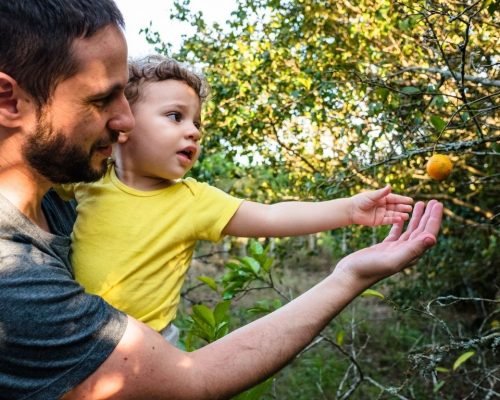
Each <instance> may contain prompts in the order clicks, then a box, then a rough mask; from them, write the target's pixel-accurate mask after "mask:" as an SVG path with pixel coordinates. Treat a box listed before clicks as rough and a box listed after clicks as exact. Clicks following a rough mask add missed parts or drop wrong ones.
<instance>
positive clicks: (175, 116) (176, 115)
mask: <svg viewBox="0 0 500 400" xmlns="http://www.w3.org/2000/svg"><path fill="white" fill-rule="evenodd" d="M167 118H168V119H170V120H172V121H175V122H181V120H182V114H181V113H178V112H171V113H168V114H167Z"/></svg>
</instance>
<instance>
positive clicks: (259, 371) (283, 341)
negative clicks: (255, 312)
mask: <svg viewBox="0 0 500 400" xmlns="http://www.w3.org/2000/svg"><path fill="white" fill-rule="evenodd" d="M368 285H369V284H368V283H367V282H366V283H365V284H363V283H361V282H355V281H349V280H348V279H345V280H344V279H343V278H342V276H341V275H335V274H334V275H331V276H329V277H328V278H327V279H325V280H324V281H322V282H321V283H319V284H318V285H316V286H315V287H313V288H312V289H310V290H309V291H307V292H306V293H304V294H302V295H301V296H300V297H298V298H296V299H295V300H293V301H291V302H290V303H288V304H287V305H285V306H284V307H282V308H280V309H279V310H277V311H276V312H274V313H272V314H269V315H267V316H266V317H264V318H261V319H259V320H257V321H255V322H253V323H252V324H249V325H247V326H244V327H242V328H240V329H238V330H236V331H234V332H232V333H231V334H229V335H227V336H225V337H224V338H222V339H220V340H218V341H217V342H215V343H212V344H210V345H208V346H206V347H204V348H202V349H200V350H197V351H196V352H194V353H191V355H190V356H191V357H192V360H193V371H192V373H193V376H198V377H199V378H202V377H203V379H204V380H205V382H204V383H203V385H204V387H205V388H206V393H205V395H206V397H203V398H208V399H212V398H217V399H219V398H230V397H231V396H233V395H234V394H236V393H239V392H241V391H242V390H244V389H245V388H249V387H251V386H253V385H255V384H257V383H258V382H260V381H262V380H264V379H266V378H267V377H269V376H271V375H272V374H274V373H275V372H277V371H278V370H279V369H281V368H282V367H283V366H284V365H286V364H287V363H288V362H289V361H290V360H291V359H293V358H294V357H295V355H296V354H297V353H298V352H299V351H300V350H302V349H303V348H304V347H306V346H307V345H308V344H309V343H310V342H311V341H312V340H313V338H314V337H315V336H317V335H318V334H319V333H320V332H321V330H322V329H323V328H324V327H325V326H326V325H327V324H328V323H329V321H330V320H331V319H332V318H334V317H335V316H336V315H337V314H338V313H339V312H340V311H341V310H342V309H343V308H344V307H345V306H346V305H347V304H349V302H351V301H352V299H353V298H355V297H356V296H357V295H358V294H359V293H360V292H361V291H362V290H364V288H365V287H366V286H368ZM222 377H224V379H222Z"/></svg>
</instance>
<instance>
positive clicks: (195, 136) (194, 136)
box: [187, 124, 201, 142]
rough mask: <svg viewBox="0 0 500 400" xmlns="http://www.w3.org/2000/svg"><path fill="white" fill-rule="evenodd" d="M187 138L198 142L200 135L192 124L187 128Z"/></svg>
mask: <svg viewBox="0 0 500 400" xmlns="http://www.w3.org/2000/svg"><path fill="white" fill-rule="evenodd" d="M187 136H188V138H190V139H192V140H194V141H195V142H197V141H198V140H200V137H201V133H200V130H199V129H198V128H197V127H196V125H194V124H192V125H191V126H190V127H189V130H188V132H187Z"/></svg>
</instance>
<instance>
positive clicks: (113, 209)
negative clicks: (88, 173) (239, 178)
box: [59, 56, 412, 341]
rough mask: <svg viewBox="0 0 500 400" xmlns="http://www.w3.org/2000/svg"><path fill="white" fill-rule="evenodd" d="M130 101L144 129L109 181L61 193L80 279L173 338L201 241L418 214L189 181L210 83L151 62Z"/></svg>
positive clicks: (125, 146) (397, 206) (362, 198)
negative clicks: (238, 194)
mask: <svg viewBox="0 0 500 400" xmlns="http://www.w3.org/2000/svg"><path fill="white" fill-rule="evenodd" d="M125 94H126V96H127V99H128V101H129V103H130V105H131V109H132V112H133V114H134V117H135V121H136V124H135V128H134V130H133V131H132V132H131V133H130V135H129V136H128V137H122V138H121V140H120V142H119V143H118V144H116V145H115V146H114V150H113V156H114V161H113V162H110V163H109V166H108V170H107V173H106V174H105V176H104V177H103V178H102V179H101V180H99V181H97V182H94V183H79V184H75V185H71V186H68V185H65V186H64V187H63V188H59V192H60V193H63V192H64V193H63V194H64V196H63V197H66V198H71V197H74V198H76V200H77V203H78V206H77V211H78V218H77V221H76V223H75V226H74V231H73V237H72V239H73V251H72V263H73V267H74V272H75V277H76V279H77V280H78V281H79V282H80V283H81V284H82V285H83V286H84V287H85V289H86V291H88V292H90V293H94V294H98V295H100V296H102V297H103V298H105V299H106V300H107V301H108V302H109V303H111V304H112V305H114V306H115V307H116V308H118V309H120V310H122V311H124V312H126V313H127V314H129V315H131V316H133V317H135V318H136V319H138V320H140V321H143V322H145V323H146V324H148V325H149V326H150V327H151V328H153V329H155V330H157V331H160V332H162V331H163V333H164V335H165V336H167V337H168V335H169V334H170V333H171V328H169V329H166V327H167V326H169V324H170V322H171V321H172V320H173V319H174V318H175V315H176V310H177V306H178V303H179V299H180V293H181V287H182V284H183V282H184V277H185V275H186V271H187V269H188V268H189V264H190V262H191V258H192V255H193V251H194V247H195V244H196V242H197V241H198V240H210V241H218V240H220V239H221V238H222V237H223V236H224V235H233V236H240V237H283V236H296V235H305V234H310V233H314V232H320V231H325V230H331V229H334V228H338V227H342V226H346V225H350V224H361V225H366V226H376V225H381V224H393V223H395V222H397V221H401V220H406V219H407V218H408V213H409V212H410V211H411V209H412V207H411V204H412V199H411V198H409V197H404V196H399V195H395V194H391V193H390V190H391V189H390V187H385V188H383V189H380V190H377V191H372V192H366V193H361V194H358V195H356V196H353V197H351V198H343V199H336V200H330V201H324V202H295V201H293V202H292V201H290V202H282V203H277V204H273V205H266V204H259V203H254V202H251V201H244V200H241V199H237V198H234V197H232V196H230V195H228V194H226V193H224V192H222V191H221V190H219V189H216V188H214V187H212V186H210V185H208V184H206V183H200V182H197V181H196V180H194V179H190V178H187V179H184V178H183V177H184V175H185V174H186V173H187V172H188V171H189V170H190V169H191V168H192V167H193V165H194V163H195V162H196V160H197V159H198V156H199V155H200V139H201V133H200V127H201V106H202V103H203V101H204V100H205V98H206V96H207V85H206V82H205V81H204V79H203V78H202V77H200V76H199V75H197V74H196V73H194V72H192V71H190V70H189V69H187V68H185V67H184V66H182V65H180V64H179V63H177V62H176V61H174V60H171V59H167V58H164V57H161V56H150V57H147V58H145V59H142V60H138V61H134V62H131V64H130V78H129V83H128V86H127V88H126V92H125ZM174 341H175V339H174Z"/></svg>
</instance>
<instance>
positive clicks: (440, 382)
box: [432, 381, 445, 393]
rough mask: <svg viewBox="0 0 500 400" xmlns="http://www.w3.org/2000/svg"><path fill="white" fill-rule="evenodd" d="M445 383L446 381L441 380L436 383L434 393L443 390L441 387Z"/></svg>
mask: <svg viewBox="0 0 500 400" xmlns="http://www.w3.org/2000/svg"><path fill="white" fill-rule="evenodd" d="M444 384H445V381H439V382H438V383H436V384H435V385H434V389H433V390H432V391H433V392H434V393H437V392H439V391H440V390H441V388H442V387H443V385H444Z"/></svg>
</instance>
